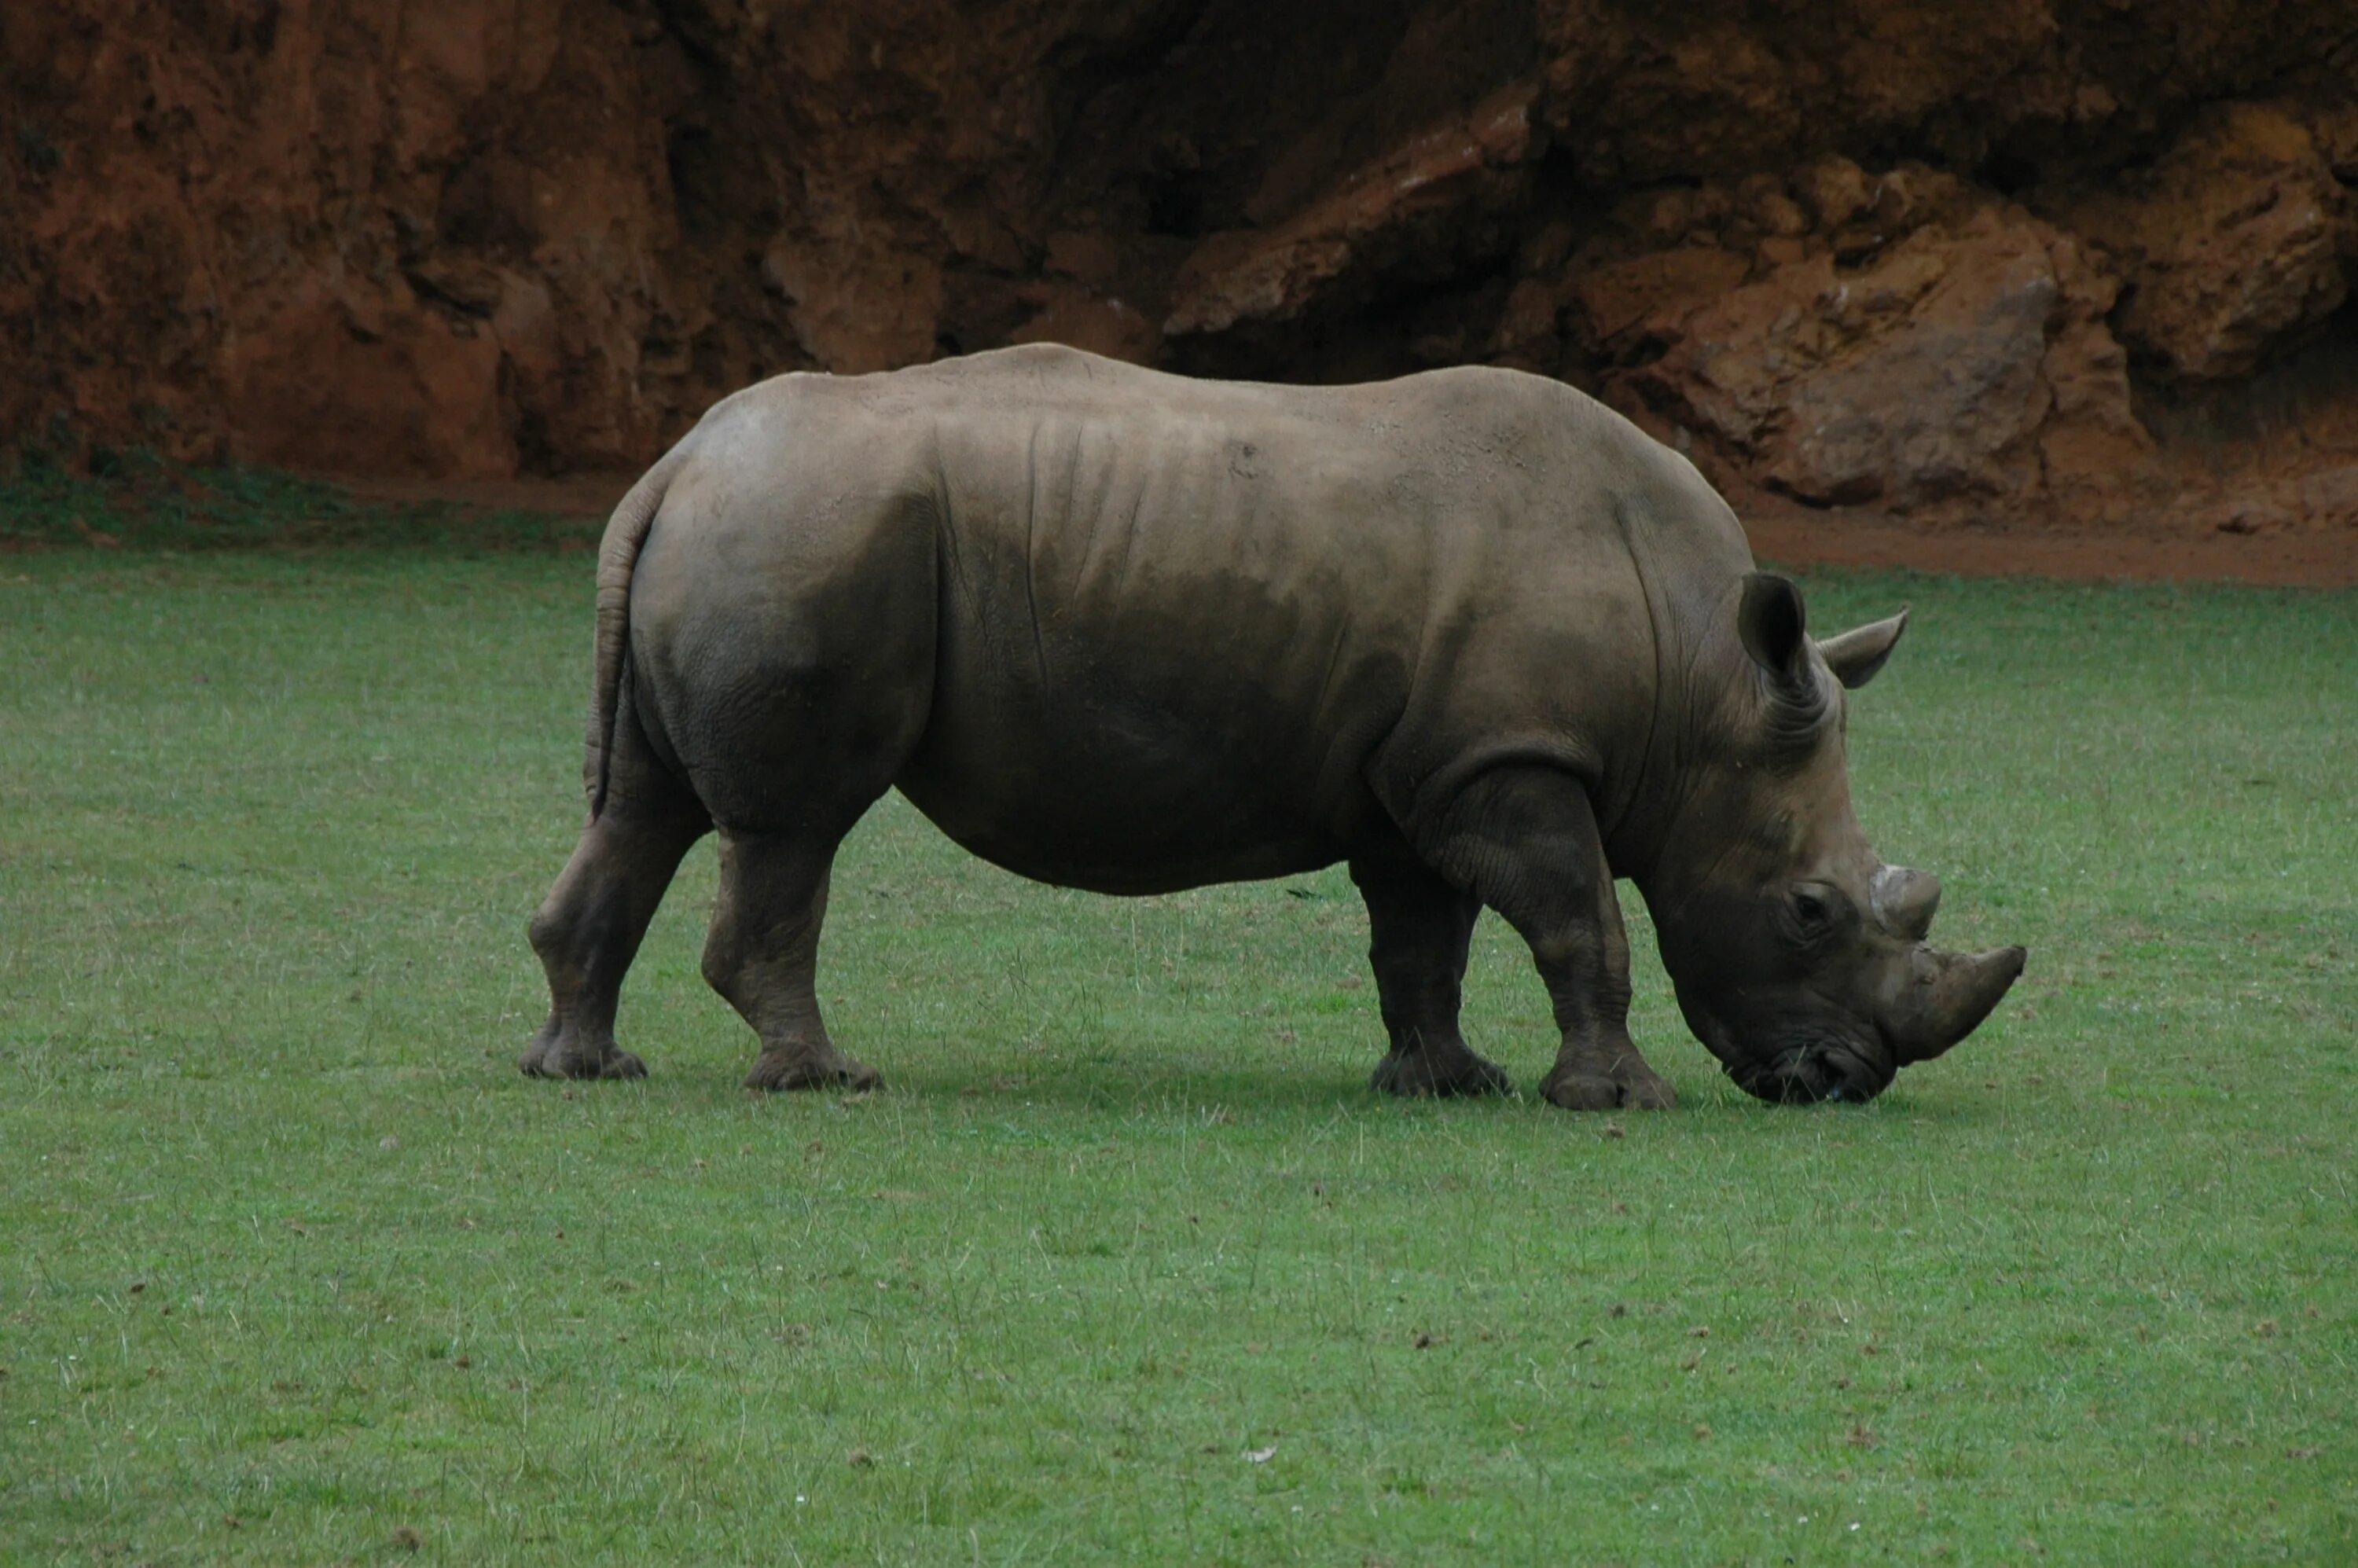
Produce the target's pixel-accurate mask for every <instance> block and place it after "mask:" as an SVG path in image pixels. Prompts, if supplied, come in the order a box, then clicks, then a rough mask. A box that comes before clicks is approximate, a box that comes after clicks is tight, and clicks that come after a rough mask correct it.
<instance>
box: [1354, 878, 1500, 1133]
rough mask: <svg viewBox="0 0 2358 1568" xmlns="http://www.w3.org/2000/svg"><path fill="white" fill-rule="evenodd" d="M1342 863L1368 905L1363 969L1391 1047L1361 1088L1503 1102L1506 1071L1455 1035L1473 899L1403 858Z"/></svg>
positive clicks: (1478, 907) (1477, 910)
mask: <svg viewBox="0 0 2358 1568" xmlns="http://www.w3.org/2000/svg"><path fill="white" fill-rule="evenodd" d="M1401 850H1402V852H1401V854H1400V855H1399V856H1384V857H1368V858H1362V859H1357V860H1353V861H1352V862H1351V880H1352V881H1355V882H1357V884H1358V886H1359V896H1360V897H1361V898H1363V899H1364V900H1366V901H1367V905H1368V965H1369V967H1371V968H1373V969H1374V970H1375V971H1376V994H1377V997H1378V999H1379V1002H1380V1005H1381V1007H1382V1010H1383V1017H1384V1031H1385V1033H1387V1034H1389V1035H1390V1037H1391V1049H1390V1052H1389V1053H1388V1054H1386V1055H1385V1057H1384V1059H1383V1061H1382V1062H1380V1063H1379V1064H1378V1065H1377V1066H1376V1072H1375V1076H1374V1077H1373V1078H1372V1079H1371V1080H1369V1084H1368V1087H1371V1088H1375V1089H1379V1090H1382V1091H1384V1092H1385V1093H1388V1094H1396V1095H1480V1094H1503V1093H1505V1092H1506V1090H1507V1088H1508V1087H1509V1085H1508V1082H1507V1075H1506V1073H1505V1072H1504V1071H1503V1070H1502V1069H1501V1068H1500V1067H1499V1066H1498V1064H1497V1063H1495V1062H1487V1061H1485V1060H1483V1059H1482V1058H1481V1057H1480V1056H1477V1055H1476V1054H1474V1052H1473V1051H1472V1050H1471V1049H1469V1048H1468V1047H1467V1045H1466V1037H1465V1036H1464V1035H1463V1034H1461V1033H1458V1030H1457V1010H1458V1003H1459V1000H1460V997H1461V995H1462V988H1463V986H1464V984H1465V980H1466V945H1467V944H1468V942H1470V941H1471V940H1472V938H1473V935H1474V921H1475V918H1476V916H1477V915H1479V914H1481V912H1482V903H1481V901H1480V900H1479V899H1477V898H1476V897H1475V896H1474V895H1473V894H1472V893H1470V892H1461V891H1459V890H1458V889H1456V888H1455V887H1452V886H1451V885H1450V884H1449V883H1448V882H1446V881H1443V880H1442V879H1441V878H1440V877H1438V876H1436V875H1434V874H1433V872H1432V871H1429V870H1427V869H1426V868H1425V867H1424V866H1422V865H1420V864H1418V863H1417V862H1416V861H1415V860H1412V859H1409V858H1407V855H1406V846H1402V847H1401Z"/></svg>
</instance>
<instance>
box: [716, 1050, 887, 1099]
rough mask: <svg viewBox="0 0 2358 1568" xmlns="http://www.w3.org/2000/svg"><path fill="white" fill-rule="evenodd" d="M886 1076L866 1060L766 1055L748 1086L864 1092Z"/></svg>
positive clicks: (880, 1084) (878, 1085)
mask: <svg viewBox="0 0 2358 1568" xmlns="http://www.w3.org/2000/svg"><path fill="white" fill-rule="evenodd" d="M883 1085H884V1079H883V1076H882V1075H881V1074H879V1073H878V1072H877V1071H876V1069H875V1068H873V1067H871V1066H869V1065H867V1064H866V1063H864V1062H855V1061H853V1060H852V1059H851V1058H850V1057H849V1056H832V1057H812V1056H772V1055H769V1054H763V1056H762V1058H761V1059H760V1060H759V1061H757V1062H755V1063H754V1064H753V1070H752V1072H750V1073H748V1074H746V1075H745V1087H747V1088H749V1089H765V1090H784V1089H849V1090H851V1091H852V1092H853V1093H854V1094H864V1093H866V1092H867V1091H868V1090H870V1089H875V1088H882V1087H883Z"/></svg>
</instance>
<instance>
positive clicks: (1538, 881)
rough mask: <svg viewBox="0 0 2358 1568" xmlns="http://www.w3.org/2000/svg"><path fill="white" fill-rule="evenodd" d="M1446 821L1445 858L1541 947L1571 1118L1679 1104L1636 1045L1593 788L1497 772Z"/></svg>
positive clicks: (1461, 799) (1534, 771)
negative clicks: (1592, 799)
mask: <svg viewBox="0 0 2358 1568" xmlns="http://www.w3.org/2000/svg"><path fill="white" fill-rule="evenodd" d="M1442 824H1443V825H1442V827H1441V829H1440V831H1439V832H1438V834H1436V835H1435V836H1434V838H1435V840H1436V841H1435V843H1434V844H1433V849H1432V850H1431V852H1432V853H1433V857H1434V860H1435V862H1436V863H1437V864H1439V865H1440V866H1442V867H1443V868H1444V870H1445V871H1448V872H1450V874H1452V875H1453V876H1455V877H1462V878H1463V879H1464V880H1465V881H1466V882H1467V883H1468V884H1469V885H1470V886H1471V887H1472V888H1473V889H1474V891H1475V892H1476V894H1477V895H1479V897H1480V898H1481V901H1482V902H1483V903H1487V904H1488V905H1489V906H1490V907H1491V908H1493V909H1495V910H1497V911H1498V913H1499V914H1501V915H1503V916H1505V917H1506V920H1507V923H1508V924H1509V925H1512V926H1513V927H1514V928H1515V931H1516V933H1517V934H1518V935H1520V936H1521V937H1522V938H1523V940H1524V941H1525V942H1527V943H1528V944H1530V946H1531V957H1532V960H1533V961H1534V962H1535V963H1536V964H1537V965H1538V967H1539V971H1540V979H1541V981H1543V982H1544V983H1545V984H1546V986H1547V989H1548V998H1549V1000H1551V1001H1552V1003H1553V1004H1554V1011H1555V1023H1556V1027H1557V1029H1559V1030H1560V1031H1562V1032H1563V1044H1562V1045H1561V1047H1559V1049H1558V1050H1557V1052H1556V1058H1555V1065H1554V1067H1553V1068H1552V1069H1551V1070H1550V1071H1549V1073H1548V1076H1546V1078H1545V1079H1543V1080H1541V1084H1540V1093H1541V1094H1542V1095H1544V1096H1545V1097H1546V1098H1548V1099H1550V1100H1551V1101H1552V1102H1554V1103H1555V1104H1557V1105H1560V1106H1563V1108H1566V1109H1568V1110H1611V1109H1614V1108H1617V1107H1624V1106H1627V1107H1630V1108H1640V1109H1650V1110H1660V1109H1667V1108H1670V1107H1671V1105H1673V1104H1675V1103H1676V1102H1677V1098H1678V1096H1677V1094H1676V1092H1675V1091H1673V1090H1672V1089H1671V1086H1670V1084H1669V1083H1668V1082H1667V1081H1666V1080H1665V1079H1664V1078H1663V1077H1662V1076H1661V1075H1660V1074H1659V1073H1657V1072H1655V1071H1654V1069H1653V1068H1652V1067H1651V1066H1650V1065H1648V1064H1647V1061H1646V1058H1645V1057H1643V1056H1642V1055H1640V1054H1639V1053H1638V1047H1637V1045H1636V1044H1634V1043H1632V1042H1631V1040H1630V1038H1629V1023H1628V1020H1629V938H1628V935H1627V933H1626V932H1624V931H1623V929H1622V925H1621V905H1620V903H1619V902H1618V901H1617V900H1616V899H1615V897H1614V895H1613V873H1612V871H1611V870H1610V869H1609V868H1608V867H1607V866H1606V860H1605V847H1604V843H1603V841H1602V839H1601V838H1600V837H1599V835H1598V833H1597V829H1596V817H1595V813H1594V812H1593V811H1592V810H1591V808H1590V806H1589V803H1588V792H1587V791H1586V790H1585V789H1583V788H1582V787H1581V786H1580V784H1579V782H1578V781H1577V780H1575V779H1574V778H1573V777H1572V776H1571V775H1569V774H1566V773H1558V772H1557V771H1555V770H1554V769H1552V768H1544V767H1527V766H1516V767H1502V768H1495V769H1492V770H1491V771H1489V772H1488V773H1483V774H1481V775H1480V776H1479V777H1477V778H1476V779H1475V780H1474V781H1473V782H1472V783H1471V784H1468V785H1467V786H1466V788H1465V789H1463V790H1462V791H1460V792H1459V795H1458V796H1457V798H1456V800H1455V801H1454V802H1453V803H1452V804H1451V806H1450V807H1449V809H1448V811H1447V813H1446V814H1445V816H1444V817H1443V818H1442Z"/></svg>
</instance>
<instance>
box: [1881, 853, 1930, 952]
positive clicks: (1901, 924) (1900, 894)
mask: <svg viewBox="0 0 2358 1568" xmlns="http://www.w3.org/2000/svg"><path fill="white" fill-rule="evenodd" d="M1868 903H1870V904H1871V905H1872V906H1873V908H1874V911H1875V918H1876V920H1877V922H1879V923H1880V924H1881V925H1882V926H1883V927H1884V929H1885V930H1887V931H1889V932H1891V933H1892V934H1894V935H1899V936H1905V937H1906V938H1908V940H1909V941H1910V942H1921V941H1922V940H1924V937H1925V935H1926V934H1927V933H1928V932H1930V931H1931V929H1932V912H1933V911H1935V910H1937V909H1939V908H1940V907H1941V879H1940V878H1938V877H1936V876H1934V875H1933V874H1932V873H1931V872H1930V871H1916V870H1914V869H1912V868H1910V867H1908V866H1886V867H1884V868H1883V869H1882V870H1881V871H1877V872H1876V873H1875V883H1874V886H1873V888H1872V889H1871V890H1870V892H1869V894H1868Z"/></svg>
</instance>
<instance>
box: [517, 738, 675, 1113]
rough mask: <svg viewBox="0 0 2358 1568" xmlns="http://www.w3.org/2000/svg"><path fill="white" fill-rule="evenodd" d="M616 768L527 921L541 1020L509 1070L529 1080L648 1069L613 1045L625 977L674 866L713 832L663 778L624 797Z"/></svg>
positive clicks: (632, 1074) (631, 1074) (635, 1073)
mask: <svg viewBox="0 0 2358 1568" xmlns="http://www.w3.org/2000/svg"><path fill="white" fill-rule="evenodd" d="M621 766H622V763H621V761H620V760H618V764H617V782H616V787H615V789H614V791H613V793H612V794H611V795H610V797H609V799H608V801H607V804H606V808H605V810H603V811H601V812H600V813H599V815H598V816H597V818H596V819H595V820H594V821H592V822H591V823H590V825H589V826H588V827H585V828H583V829H582V831H581V841H580V842H579V844H577V845H576V846H575V847H574V849H573V858H572V859H571V860H568V861H567V862H566V866H565V871H564V872H563V873H562V874H561V875H559V876H558V877H557V885H556V886H555V887H553V888H551V889H550V890H549V892H548V897H547V898H546V900H544V901H543V902H542V903H541V906H540V911H539V913H538V914H535V915H534V916H533V919H532V946H533V950H534V951H535V953H537V954H539V955H540V962H541V968H543V969H544V970H546V972H547V975H548V1000H549V1009H548V1022H546V1023H544V1024H542V1025H541V1028H540V1033H538V1034H535V1036H533V1040H532V1044H530V1045H528V1046H526V1047H525V1053H524V1055H523V1056H522V1057H521V1058H519V1059H518V1061H517V1063H516V1065H518V1066H519V1067H521V1068H523V1069H524V1071H525V1073H526V1074H528V1075H530V1076H533V1077H536V1078H640V1077H644V1076H646V1071H647V1069H646V1065H645V1064H644V1063H643V1062H641V1061H640V1060H639V1059H638V1058H637V1057H636V1056H634V1055H633V1054H631V1053H629V1052H628V1051H624V1050H622V1049H621V1048H620V1047H618V1046H617V1045H616V1044H614V1009H615V1005H616V1002H617V1000H618V999H619V998H620V996H621V994H622V976H623V974H624V973H625V972H626V971H628V970H629V968H630V967H631V960H632V958H633V957H635V956H637V953H638V950H639V942H640V940H641V938H643V937H644V936H645V935H646V933H647V922H648V921H650V920H652V919H654V913H655V906H656V905H657V904H659V903H662V902H663V895H664V890H665V888H666V887H669V886H670V885H671V879H672V873H673V872H675V871H677V870H678V869H679V862H680V857H682V856H683V855H685V854H687V850H688V846H689V845H691V844H693V843H695V842H696V841H697V839H698V838H701V837H703V835H704V833H705V831H706V829H707V828H708V827H709V826H710V823H709V821H708V819H707V818H706V816H704V813H703V809H702V808H701V807H700V806H698V805H697V804H696V799H695V797H694V796H693V795H688V794H687V791H686V790H685V789H684V788H680V787H678V786H676V785H672V784H670V782H669V781H668V780H667V779H661V780H658V779H655V778H654V775H653V774H652V773H650V774H649V775H648V782H649V783H650V784H652V785H653V787H651V788H649V789H646V790H643V791H640V792H637V793H632V794H625V793H623V790H622V782H621Z"/></svg>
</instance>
